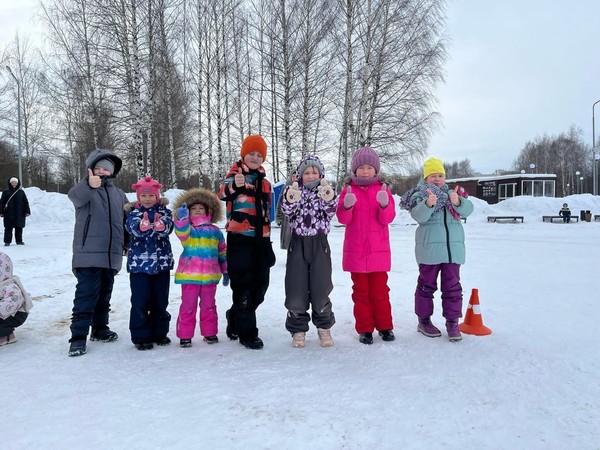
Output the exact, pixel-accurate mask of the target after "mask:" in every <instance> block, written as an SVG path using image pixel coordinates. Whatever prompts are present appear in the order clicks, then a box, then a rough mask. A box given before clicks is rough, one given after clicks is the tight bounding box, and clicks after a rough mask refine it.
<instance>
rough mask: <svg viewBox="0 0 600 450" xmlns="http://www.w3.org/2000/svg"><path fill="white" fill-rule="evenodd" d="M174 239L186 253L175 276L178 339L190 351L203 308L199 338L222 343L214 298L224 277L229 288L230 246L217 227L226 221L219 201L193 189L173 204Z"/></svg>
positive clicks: (209, 194) (208, 192) (211, 193)
mask: <svg viewBox="0 0 600 450" xmlns="http://www.w3.org/2000/svg"><path fill="white" fill-rule="evenodd" d="M174 209H175V220H174V224H175V235H176V236H177V237H178V238H179V240H180V241H181V244H182V245H183V253H182V254H181V256H180V258H179V264H178V265H177V270H176V272H175V283H176V284H181V306H180V307H179V316H178V317H177V337H178V338H179V339H180V341H179V345H180V346H181V347H190V346H191V345H192V338H193V337H194V329H195V328H196V310H197V308H198V304H199V305H200V334H202V336H204V341H205V342H207V343H208V344H216V343H217V342H219V339H218V338H217V332H218V316H217V306H216V303H215V294H216V291H217V284H219V281H220V280H221V274H223V285H224V286H227V285H229V276H228V274H227V254H226V250H227V245H226V244H225V238H224V236H223V233H222V232H221V230H220V229H219V227H218V226H216V225H215V223H216V222H219V221H220V220H222V218H223V207H222V205H221V201H220V200H219V198H218V197H217V196H216V195H215V194H214V193H213V192H211V191H209V190H207V189H201V188H197V189H190V190H189V191H186V192H184V193H183V194H182V195H181V196H180V197H179V198H178V199H177V200H176V201H175V203H174Z"/></svg>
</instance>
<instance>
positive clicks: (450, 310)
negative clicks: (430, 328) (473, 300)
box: [415, 263, 463, 321]
mask: <svg viewBox="0 0 600 450" xmlns="http://www.w3.org/2000/svg"><path fill="white" fill-rule="evenodd" d="M440 272H441V277H440V281H441V285H442V315H443V316H444V317H445V318H446V320H452V321H456V320H458V319H459V318H460V317H462V297H463V296H462V286H461V285H460V264H452V263H444V264H419V278H418V280H417V290H416V291H415V313H416V314H417V316H418V317H419V319H426V318H429V317H431V315H432V314H433V294H434V292H435V291H436V290H437V277H438V274H439V273H440Z"/></svg>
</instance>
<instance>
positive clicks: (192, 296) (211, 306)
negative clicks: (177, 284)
mask: <svg viewBox="0 0 600 450" xmlns="http://www.w3.org/2000/svg"><path fill="white" fill-rule="evenodd" d="M216 292H217V284H216V283H211V284H182V285H181V306H180V307H179V317H177V337H178V338H179V339H192V338H193V337H194V329H195V328H196V309H197V307H198V304H200V334H201V335H202V336H216V335H217V332H218V316H217V305H216V304H215V294H216ZM198 299H200V301H198Z"/></svg>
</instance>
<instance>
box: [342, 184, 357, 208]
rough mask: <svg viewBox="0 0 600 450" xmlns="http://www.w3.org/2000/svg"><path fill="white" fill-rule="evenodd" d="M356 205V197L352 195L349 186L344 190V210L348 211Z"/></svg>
mask: <svg viewBox="0 0 600 450" xmlns="http://www.w3.org/2000/svg"><path fill="white" fill-rule="evenodd" d="M355 204H356V195H354V194H353V193H352V190H351V188H350V186H348V187H347V188H346V196H345V197H344V208H345V209H350V208H352V207H353V206H354V205H355Z"/></svg>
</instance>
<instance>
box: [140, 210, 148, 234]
mask: <svg viewBox="0 0 600 450" xmlns="http://www.w3.org/2000/svg"><path fill="white" fill-rule="evenodd" d="M149 229H150V220H148V213H147V212H145V213H144V215H143V216H142V220H140V231H148V230H149Z"/></svg>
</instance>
